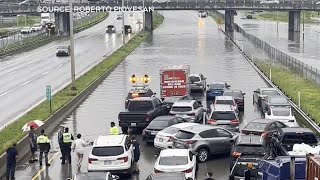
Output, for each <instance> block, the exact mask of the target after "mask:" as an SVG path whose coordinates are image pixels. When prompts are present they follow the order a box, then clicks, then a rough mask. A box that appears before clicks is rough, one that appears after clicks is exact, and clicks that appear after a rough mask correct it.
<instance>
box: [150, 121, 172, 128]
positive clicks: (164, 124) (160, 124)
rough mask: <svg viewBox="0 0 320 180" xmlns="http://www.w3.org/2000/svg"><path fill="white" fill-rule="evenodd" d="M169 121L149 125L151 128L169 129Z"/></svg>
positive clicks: (152, 122)
mask: <svg viewBox="0 0 320 180" xmlns="http://www.w3.org/2000/svg"><path fill="white" fill-rule="evenodd" d="M168 125H169V121H155V120H153V121H151V123H150V124H149V126H150V127H168Z"/></svg>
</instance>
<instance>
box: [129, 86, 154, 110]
mask: <svg viewBox="0 0 320 180" xmlns="http://www.w3.org/2000/svg"><path fill="white" fill-rule="evenodd" d="M154 95H155V93H154V92H153V91H152V90H151V89H150V88H149V86H148V85H133V86H132V87H131V89H130V91H129V93H128V95H127V98H126V101H125V107H126V108H127V106H128V104H129V101H130V100H131V99H134V98H137V97H152V96H154Z"/></svg>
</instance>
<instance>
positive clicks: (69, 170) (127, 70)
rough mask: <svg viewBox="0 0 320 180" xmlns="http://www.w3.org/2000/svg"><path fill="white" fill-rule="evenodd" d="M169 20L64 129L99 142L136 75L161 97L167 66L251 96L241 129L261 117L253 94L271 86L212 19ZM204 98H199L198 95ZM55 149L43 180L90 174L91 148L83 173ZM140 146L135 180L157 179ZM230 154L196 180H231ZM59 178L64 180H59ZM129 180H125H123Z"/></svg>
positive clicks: (180, 14) (23, 169)
mask: <svg viewBox="0 0 320 180" xmlns="http://www.w3.org/2000/svg"><path fill="white" fill-rule="evenodd" d="M161 14H163V15H164V17H165V19H164V22H163V24H162V25H160V26H159V28H158V29H156V30H155V31H154V32H153V36H152V37H150V38H149V39H148V40H147V41H146V42H144V43H143V44H142V45H141V46H140V47H139V48H137V49H136V50H135V51H133V52H132V54H131V55H129V56H128V57H127V58H126V59H125V60H124V61H123V62H122V63H121V64H120V65H119V66H118V67H117V68H116V69H115V70H114V71H113V72H112V73H111V74H110V76H109V77H108V78H107V79H105V80H104V82H103V83H102V84H101V85H100V86H99V87H98V88H97V89H96V90H95V91H94V92H93V93H92V94H91V95H90V96H89V97H88V98H87V99H86V100H85V101H84V102H83V103H82V104H80V105H79V106H78V107H77V108H76V109H75V110H74V111H73V112H72V113H71V114H70V115H69V116H68V117H66V118H65V120H64V121H63V122H62V123H61V124H62V125H63V126H66V127H69V128H70V131H71V133H73V134H77V133H81V134H82V135H83V138H84V139H85V140H94V138H96V137H97V136H98V135H103V134H106V133H108V132H109V128H110V122H112V121H114V122H116V124H117V123H118V114H119V112H120V111H122V110H124V102H125V98H126V96H127V93H128V91H129V89H130V87H131V85H132V84H131V82H130V81H129V78H130V77H131V75H133V74H135V75H136V76H143V75H144V74H147V75H148V76H149V77H150V78H151V82H150V88H151V89H152V90H153V91H155V92H156V93H157V94H160V93H159V91H160V87H159V83H160V79H159V69H160V68H161V67H162V66H163V65H180V64H188V65H190V67H191V73H202V74H204V76H205V77H206V78H207V83H211V82H214V81H226V82H227V83H228V84H230V85H231V88H232V89H240V90H242V91H243V92H245V93H246V95H245V109H244V113H243V114H242V116H241V117H242V119H241V122H242V123H241V127H243V126H244V125H245V124H246V123H247V122H249V121H250V120H252V119H255V118H259V117H260V111H258V109H257V108H256V107H255V106H253V105H252V101H253V100H252V94H253V91H254V90H256V89H257V88H258V87H266V86H267V84H266V83H265V82H264V81H263V80H262V79H261V78H260V76H259V75H258V73H257V72H255V71H254V69H253V68H252V67H251V65H250V64H249V63H248V62H247V61H246V60H245V58H244V57H242V55H241V54H240V53H239V52H238V51H237V49H236V48H235V47H234V46H233V45H232V43H231V42H230V41H228V39H227V38H226V37H225V36H224V34H223V33H222V32H221V31H219V30H218V25H217V24H216V23H215V22H214V20H213V19H212V18H210V17H207V18H204V19H199V17H198V13H197V12H196V11H172V12H171V11H166V12H161ZM197 96H199V95H197ZM50 138H51V139H52V140H51V141H52V142H53V146H54V147H55V148H54V149H53V150H52V152H51V153H50V156H51V157H52V156H53V158H52V160H53V161H52V164H51V166H50V167H48V168H46V169H45V168H44V169H42V171H41V173H40V176H39V177H40V178H39V179H41V180H56V179H60V180H64V179H67V178H69V177H71V176H72V174H74V173H84V172H86V169H87V168H86V163H87V156H88V152H89V150H90V147H87V148H86V152H85V155H84V161H83V164H82V167H81V169H80V170H78V168H77V165H76V159H75V158H76V157H75V154H74V153H73V154H72V155H73V163H72V166H68V165H61V164H60V159H59V157H60V154H58V153H57V152H58V151H59V150H58V149H57V133H56V132H55V133H54V134H53V135H50ZM138 141H139V142H140V144H141V157H140V161H139V164H140V171H141V172H140V174H139V175H133V177H132V179H140V180H143V179H146V177H147V176H148V175H149V174H150V173H152V171H153V166H154V163H155V161H156V157H154V156H153V154H154V153H155V152H158V150H157V149H156V148H154V147H153V146H151V145H146V144H145V143H144V142H143V141H142V138H141V137H140V136H138ZM229 165H230V161H229V154H226V155H217V156H214V157H212V158H211V159H210V160H209V161H208V162H207V163H203V164H199V172H198V175H197V179H199V180H202V179H204V178H205V176H206V173H207V172H208V171H212V172H213V174H214V179H216V180H226V179H228V176H229ZM19 167H20V168H18V170H17V173H16V179H17V180H24V179H32V177H33V176H34V175H36V174H37V173H38V171H39V170H40V169H41V168H39V165H38V164H32V165H31V166H30V165H28V163H25V164H21V165H19ZM58 177H59V178H58ZM121 179H125V178H121Z"/></svg>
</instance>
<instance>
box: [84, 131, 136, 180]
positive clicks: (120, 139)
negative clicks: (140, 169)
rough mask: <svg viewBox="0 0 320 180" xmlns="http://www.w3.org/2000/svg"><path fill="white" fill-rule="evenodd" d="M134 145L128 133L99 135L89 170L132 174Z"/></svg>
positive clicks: (92, 152) (90, 156)
mask: <svg viewBox="0 0 320 180" xmlns="http://www.w3.org/2000/svg"><path fill="white" fill-rule="evenodd" d="M133 158H134V156H133V146H132V143H131V141H130V138H129V137H128V135H106V136H99V137H98V138H97V139H96V140H95V141H94V144H93V147H92V149H91V152H90V154H89V158H88V171H109V172H117V173H122V174H127V175H128V176H130V177H131V175H132V164H133V162H134V159H133Z"/></svg>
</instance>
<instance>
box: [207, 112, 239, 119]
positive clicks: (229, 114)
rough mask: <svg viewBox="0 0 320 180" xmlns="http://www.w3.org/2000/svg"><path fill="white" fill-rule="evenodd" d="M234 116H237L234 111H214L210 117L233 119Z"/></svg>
mask: <svg viewBox="0 0 320 180" xmlns="http://www.w3.org/2000/svg"><path fill="white" fill-rule="evenodd" d="M236 118H237V117H236V115H235V113H234V112H220V111H215V112H213V113H212V115H211V119H214V120H234V119H236Z"/></svg>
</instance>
